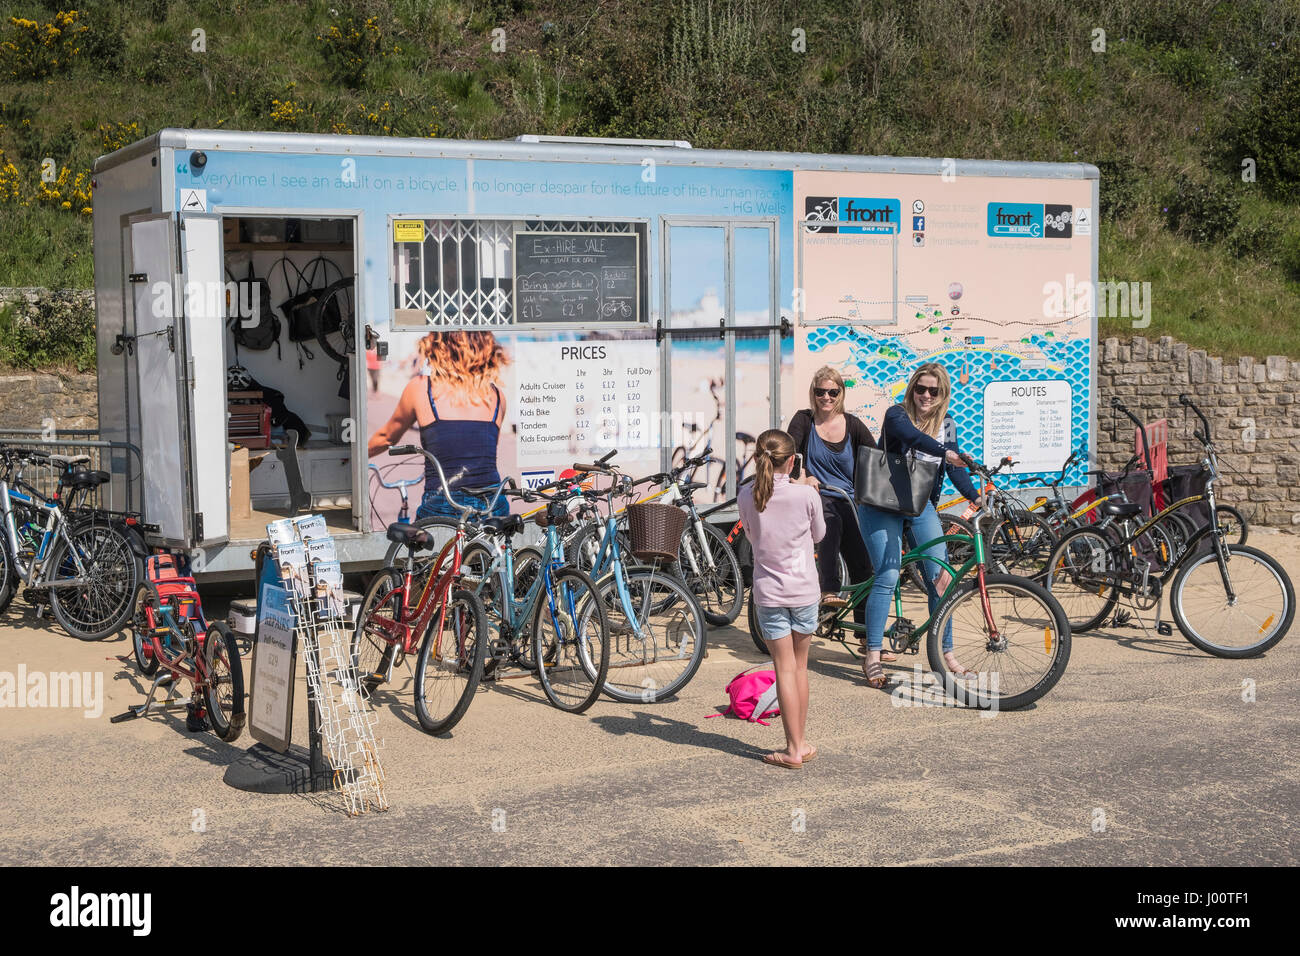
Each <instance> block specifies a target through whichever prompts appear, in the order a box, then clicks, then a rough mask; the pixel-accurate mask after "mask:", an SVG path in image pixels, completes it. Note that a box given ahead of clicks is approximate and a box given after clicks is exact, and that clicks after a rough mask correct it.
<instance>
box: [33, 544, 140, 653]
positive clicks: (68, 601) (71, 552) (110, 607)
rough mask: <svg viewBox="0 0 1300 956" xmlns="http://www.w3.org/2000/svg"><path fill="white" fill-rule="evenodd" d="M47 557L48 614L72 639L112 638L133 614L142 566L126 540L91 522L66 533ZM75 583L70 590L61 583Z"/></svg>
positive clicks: (94, 639) (69, 587)
mask: <svg viewBox="0 0 1300 956" xmlns="http://www.w3.org/2000/svg"><path fill="white" fill-rule="evenodd" d="M66 534H67V537H66V538H63V537H60V538H59V540H58V543H57V544H56V545H55V546H54V550H53V552H52V553H51V555H50V559H49V560H50V567H51V568H52V569H53V574H52V575H51V576H50V577H49V578H48V579H47V580H46V582H45V583H47V584H48V585H49V588H50V589H49V595H50V610H52V611H53V612H54V617H55V620H57V621H58V622H59V625H60V626H61V627H62V628H63V629H64V630H65V631H67V632H68V633H69V634H71V635H72V636H73V637H76V638H80V639H81V640H83V641H97V640H100V639H102V638H105V637H108V636H109V635H110V634H116V633H117V632H118V631H119V630H121V629H122V626H123V625H125V624H126V622H127V621H129V620H130V619H131V615H132V614H133V613H134V612H135V598H136V593H137V592H138V591H139V590H140V578H141V566H140V562H139V561H138V560H137V559H136V556H135V552H134V551H132V550H131V544H130V541H128V540H127V538H126V536H125V535H124V534H123V533H122V532H121V531H119V530H118V529H117V528H114V527H113V526H112V525H110V524H108V523H107V522H104V521H100V520H97V519H91V520H89V521H86V522H84V523H82V524H78V525H74V526H72V527H69V528H67V529H66ZM73 578H80V579H81V583H79V584H77V585H75V586H59V585H60V582H62V581H67V580H69V579H73Z"/></svg>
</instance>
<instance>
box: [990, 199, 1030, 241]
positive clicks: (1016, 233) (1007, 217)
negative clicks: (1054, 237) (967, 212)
mask: <svg viewBox="0 0 1300 956" xmlns="http://www.w3.org/2000/svg"><path fill="white" fill-rule="evenodd" d="M988 234H989V235H990V236H1009V237H1013V238H1024V239H1039V238H1041V237H1042V235H1043V204H1042V203H1033V202H991V203H989V205H988Z"/></svg>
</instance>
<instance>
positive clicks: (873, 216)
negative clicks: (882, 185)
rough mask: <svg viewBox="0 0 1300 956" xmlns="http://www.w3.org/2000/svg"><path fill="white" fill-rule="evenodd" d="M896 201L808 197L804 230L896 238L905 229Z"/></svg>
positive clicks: (853, 197) (847, 197) (849, 197)
mask: <svg viewBox="0 0 1300 956" xmlns="http://www.w3.org/2000/svg"><path fill="white" fill-rule="evenodd" d="M902 209H903V207H902V204H901V203H900V202H899V201H898V200H897V199H877V198H868V197H863V196H805V197H804V230H805V231H807V232H815V233H840V234H857V235H862V234H868V235H893V234H894V233H896V232H898V230H899V227H900V226H901V225H902V221H903V219H902Z"/></svg>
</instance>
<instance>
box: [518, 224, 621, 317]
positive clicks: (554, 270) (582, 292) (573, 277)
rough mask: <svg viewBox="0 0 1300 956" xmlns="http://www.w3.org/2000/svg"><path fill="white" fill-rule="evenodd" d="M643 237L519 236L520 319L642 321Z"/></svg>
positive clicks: (579, 234)
mask: <svg viewBox="0 0 1300 956" xmlns="http://www.w3.org/2000/svg"><path fill="white" fill-rule="evenodd" d="M640 242H641V237H640V236H638V235H636V234H635V233H632V234H627V233H574V232H516V233H515V243H514V253H515V255H514V262H515V321H516V322H518V323H520V324H521V325H528V324H531V323H541V322H563V323H566V324H570V325H571V324H574V323H579V322H581V323H586V322H639V321H641V313H640V308H639V306H640V296H639V295H638V294H637V292H638V290H639V289H640V288H641V275H640V263H641V250H640Z"/></svg>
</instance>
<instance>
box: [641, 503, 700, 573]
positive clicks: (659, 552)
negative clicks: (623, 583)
mask: <svg viewBox="0 0 1300 956" xmlns="http://www.w3.org/2000/svg"><path fill="white" fill-rule="evenodd" d="M686 517H687V516H686V512H685V511H683V510H682V509H681V508H677V507H674V506H673V505H663V504H658V503H657V502H648V503H645V504H633V505H628V506H627V526H628V531H629V532H630V533H631V536H632V554H633V555H634V556H635V557H636V559H637V560H638V561H650V560H653V559H655V558H659V559H662V560H664V561H676V560H677V546H678V545H679V544H681V541H682V532H683V531H685V530H686Z"/></svg>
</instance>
